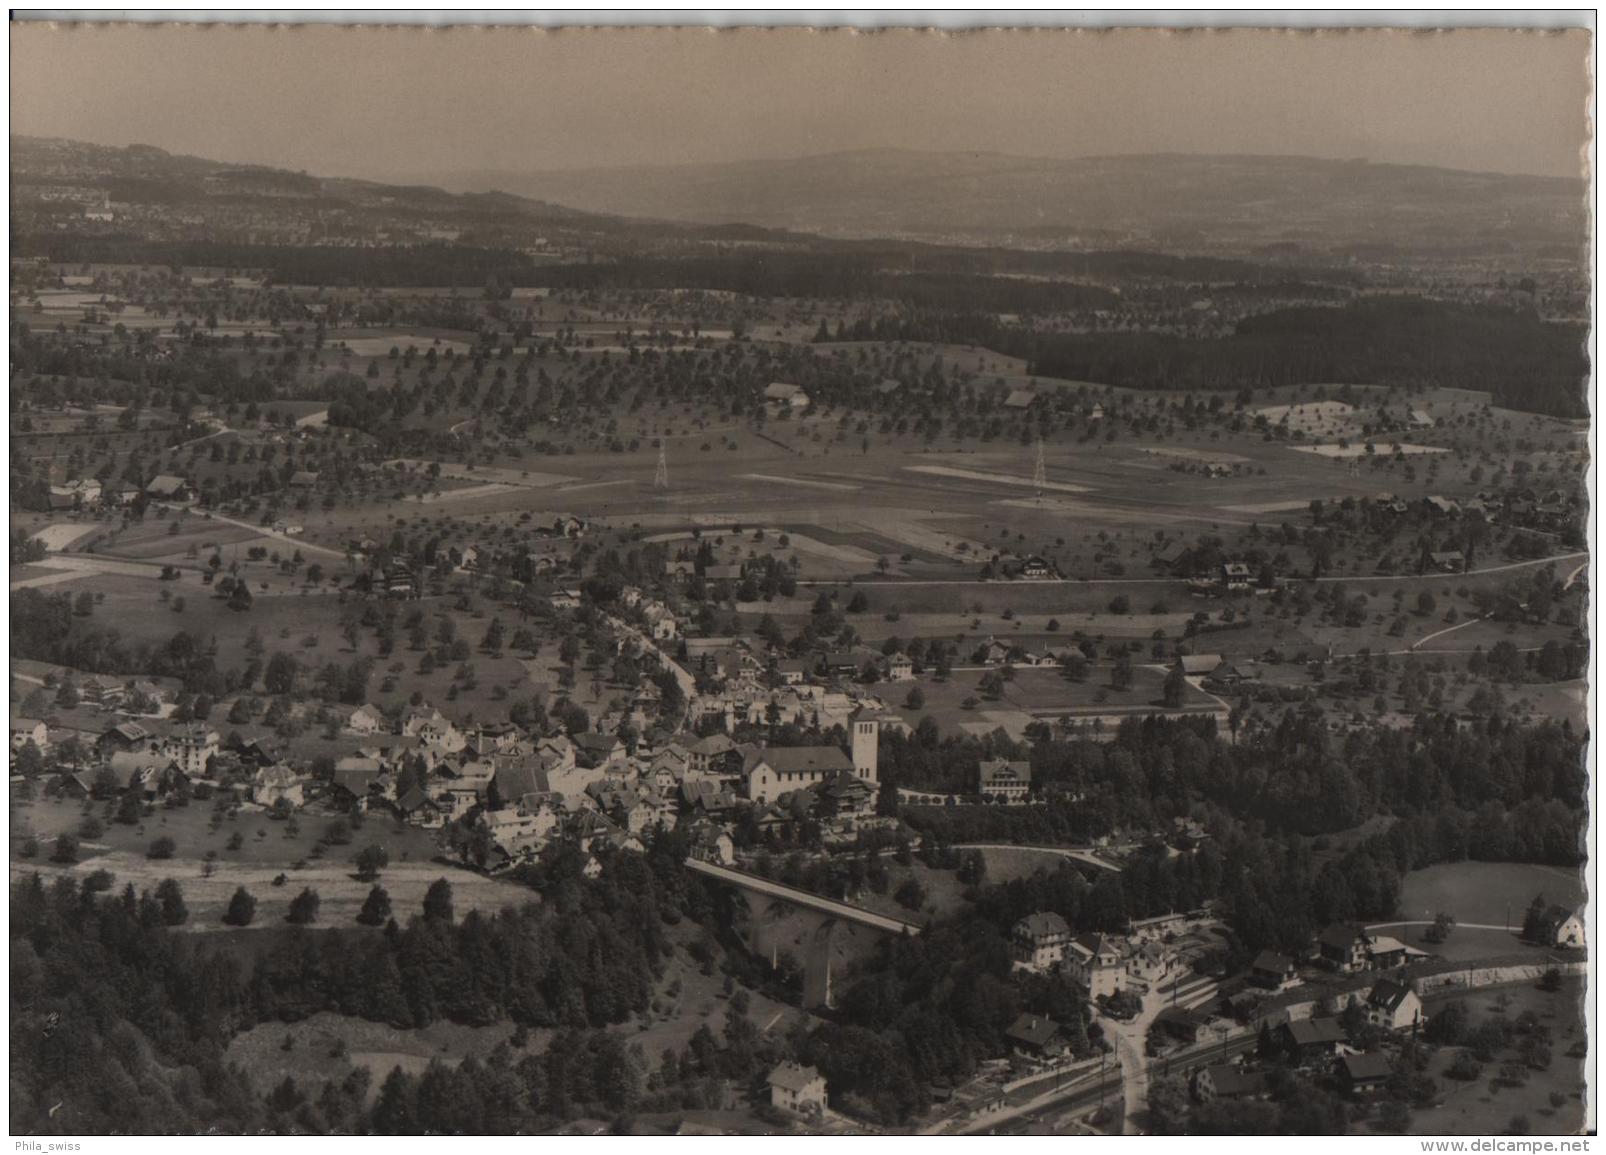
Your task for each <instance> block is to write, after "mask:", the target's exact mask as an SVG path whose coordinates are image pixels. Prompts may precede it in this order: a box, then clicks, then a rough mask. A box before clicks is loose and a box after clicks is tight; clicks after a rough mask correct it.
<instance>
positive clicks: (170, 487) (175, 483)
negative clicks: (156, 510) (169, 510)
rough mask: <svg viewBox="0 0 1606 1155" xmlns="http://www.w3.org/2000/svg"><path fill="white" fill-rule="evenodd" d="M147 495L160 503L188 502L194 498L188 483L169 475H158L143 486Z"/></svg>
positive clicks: (193, 492)
mask: <svg viewBox="0 0 1606 1155" xmlns="http://www.w3.org/2000/svg"><path fill="white" fill-rule="evenodd" d="M145 492H146V494H147V495H149V496H151V497H154V498H156V499H158V500H160V501H189V500H190V499H191V498H193V497H194V496H195V491H194V490H193V489H191V488H190V484H189V482H187V481H185V480H184V479H183V478H182V477H175V476H173V475H172V474H171V473H158V474H157V475H156V476H155V477H153V478H151V479H150V481H149V482H148V483H147V484H146V486H145Z"/></svg>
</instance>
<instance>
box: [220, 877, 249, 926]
mask: <svg viewBox="0 0 1606 1155" xmlns="http://www.w3.org/2000/svg"><path fill="white" fill-rule="evenodd" d="M256 913H257V900H256V899H254V898H252V897H251V894H250V892H249V891H247V890H246V889H245V887H243V886H242V887H239V888H238V889H236V890H235V892H234V897H233V898H231V899H229V909H228V912H227V913H225V914H224V916H223V921H224V922H226V923H228V924H229V925H230V926H250V925H251V920H252V919H253V918H255V917H256Z"/></svg>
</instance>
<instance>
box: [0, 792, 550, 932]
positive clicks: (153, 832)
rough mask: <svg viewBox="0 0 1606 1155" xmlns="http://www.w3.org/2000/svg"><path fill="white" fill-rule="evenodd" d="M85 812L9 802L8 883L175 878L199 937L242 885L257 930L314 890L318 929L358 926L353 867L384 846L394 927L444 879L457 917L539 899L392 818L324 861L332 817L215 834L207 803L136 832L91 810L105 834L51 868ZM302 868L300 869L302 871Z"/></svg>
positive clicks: (50, 803)
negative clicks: (236, 842)
mask: <svg viewBox="0 0 1606 1155" xmlns="http://www.w3.org/2000/svg"><path fill="white" fill-rule="evenodd" d="M83 809H84V808H83V807H82V806H81V805H80V804H79V803H75V802H68V801H64V800H54V799H43V798H41V799H39V800H37V801H34V802H29V803H18V802H16V801H13V803H12V806H11V853H12V858H11V869H12V876H13V877H16V876H18V875H19V874H21V873H26V872H29V871H34V870H37V871H39V872H40V873H41V874H43V875H45V876H46V878H47V879H48V878H50V877H53V876H55V875H57V874H60V873H68V874H71V875H73V876H74V877H79V878H82V877H84V876H85V875H88V874H90V873H92V872H94V871H96V870H108V871H110V872H111V873H112V874H113V875H115V876H116V879H117V882H116V885H117V886H118V887H122V886H123V885H125V884H127V883H133V884H134V887H135V889H136V890H144V889H147V888H154V887H155V886H156V884H157V883H159V882H161V881H162V880H163V879H165V878H173V879H177V880H178V881H179V883H180V885H181V886H182V887H183V889H184V900H185V903H186V904H187V905H188V907H189V910H190V920H189V923H188V924H187V928H188V929H190V930H193V931H198V932H203V931H204V932H212V933H221V932H223V931H225V930H226V928H225V927H224V926H223V924H222V921H221V920H222V917H223V912H224V911H225V910H226V909H227V908H228V903H229V899H230V897H231V896H232V895H233V894H234V891H235V888H236V887H240V886H243V887H245V888H246V890H248V891H249V892H250V893H251V894H252V895H253V896H254V897H255V898H256V899H257V914H256V922H255V923H254V924H253V925H254V926H255V927H272V926H275V925H280V924H282V921H283V918H284V915H285V913H286V911H287V910H288V909H289V905H290V900H291V899H292V898H294V897H295V896H296V895H297V894H299V893H300V892H301V890H302V888H304V887H311V888H312V889H313V890H316V891H317V892H318V896H319V898H320V899H321V900H322V903H321V907H320V910H319V915H318V921H319V923H320V924H321V925H325V926H352V925H355V923H354V920H355V919H356V916H357V912H358V911H359V910H360V909H361V907H362V903H363V900H364V899H366V898H367V897H368V891H369V889H370V887H371V886H372V884H371V883H367V882H362V881H359V880H358V879H357V878H356V876H355V873H354V868H353V867H352V865H351V859H352V857H353V856H354V855H355V854H356V853H357V851H358V850H360V849H362V848H363V847H366V846H370V845H378V846H382V847H384V848H385V850H386V851H387V852H388V853H389V855H390V860H391V864H390V866H389V867H387V868H386V869H385V871H384V872H383V874H382V876H381V878H380V880H379V883H380V885H382V886H383V887H384V888H385V889H386V891H387V892H389V894H390V897H391V903H392V906H393V908H394V910H395V912H396V916H397V919H398V921H405V920H406V918H407V917H408V916H409V915H410V914H411V913H413V912H415V911H417V910H419V909H420V908H421V907H422V905H423V900H424V892H425V891H426V890H428V889H429V887H430V885H431V884H432V883H434V882H435V880H436V879H438V878H443V877H444V878H446V879H447V880H448V881H449V882H450V883H451V884H452V890H453V896H454V900H455V905H456V907H457V909H458V911H459V912H462V911H465V910H468V909H470V908H478V909H483V910H493V911H494V910H499V909H501V908H502V907H503V906H506V905H509V904H512V905H521V904H523V903H526V902H532V901H539V898H540V896H539V895H537V894H536V893H535V892H533V891H531V890H529V889H528V888H526V887H523V886H520V885H518V884H516V883H513V882H509V881H504V880H499V879H493V878H486V877H484V876H483V875H479V874H475V873H473V872H471V871H467V870H463V869H461V868H459V867H456V866H453V865H450V864H448V863H445V862H441V861H436V860H435V855H436V853H437V851H436V849H435V845H434V836H433V833H432V832H430V831H426V830H421V829H418V828H416V827H403V826H400V825H398V824H397V823H395V822H394V821H392V820H389V819H385V820H381V819H378V818H370V819H368V820H367V821H365V822H364V823H363V825H362V828H361V829H359V830H357V831H355V832H353V834H352V837H351V841H350V842H349V843H348V844H346V845H344V846H332V847H329V848H328V849H327V850H326V851H325V852H324V853H323V854H322V855H321V856H319V855H318V854H316V853H315V852H316V850H317V844H318V842H319V840H320V839H321V838H322V837H323V835H324V832H325V831H326V829H327V828H328V826H329V824H330V823H332V822H334V821H335V816H334V815H333V814H322V815H320V814H317V813H314V812H311V811H304V812H302V813H301V814H300V815H298V816H297V820H296V823H297V827H298V832H297V833H295V834H293V835H292V834H291V833H290V827H289V823H288V822H278V821H274V820H272V819H269V818H268V817H267V816H266V814H265V813H263V812H262V811H260V810H246V809H242V810H241V812H240V813H239V815H238V816H236V817H233V818H229V817H224V818H223V819H222V821H221V823H220V824H219V825H218V827H217V829H216V830H215V831H214V830H213V829H212V828H211V820H212V817H213V812H212V809H211V807H210V806H208V805H205V804H201V803H193V804H191V805H190V806H188V807H184V808H180V809H176V810H167V809H165V808H158V809H157V810H156V812H155V813H154V814H153V815H151V816H150V817H147V818H145V819H144V821H143V823H142V824H140V825H138V826H126V825H123V824H122V823H118V822H111V821H107V819H106V808H105V806H104V805H102V804H96V805H94V806H92V807H91V808H90V809H91V811H92V813H93V814H94V815H95V816H96V818H97V819H98V820H99V821H100V822H101V823H102V825H103V827H104V832H103V833H102V834H101V835H99V836H97V837H95V838H89V839H83V840H82V843H83V845H82V851H81V854H80V861H79V862H77V863H76V864H74V865H72V866H67V867H63V866H60V865H57V864H55V863H52V862H50V861H48V858H49V852H50V844H51V842H52V841H53V840H54V839H55V837H56V835H58V834H61V833H72V834H75V835H76V834H77V832H78V830H79V828H80V825H81V823H82V822H83ZM236 832H237V833H239V834H240V835H241V838H242V844H241V846H240V849H238V850H229V849H228V841H229V839H230V837H231V835H233V834H235V833H236ZM28 834H32V835H34V836H35V837H37V838H38V839H39V841H40V843H41V846H42V847H43V850H42V852H41V854H40V856H39V857H38V858H36V859H33V860H31V861H29V860H24V859H23V858H22V857H21V848H22V844H23V840H24V839H25V837H26V836H27V835H28ZM162 837H168V838H172V839H173V841H174V843H175V844H176V847H177V849H176V851H175V853H174V856H173V857H172V858H170V859H164V860H153V859H150V858H147V857H146V856H145V853H146V850H147V848H148V847H149V846H150V844H151V843H152V842H154V841H155V840H156V839H158V838H162ZM209 851H215V852H216V856H217V857H216V859H215V862H216V866H217V869H216V872H215V873H213V874H212V875H211V876H209V877H208V876H207V875H206V874H205V871H204V866H205V862H206V855H207V852H209ZM297 863H303V864H304V865H302V866H300V867H299V868H298V867H297V866H296V864H297ZM279 874H285V875H287V881H286V883H285V885H283V886H274V885H273V879H274V878H275V877H277V876H278V875H279Z"/></svg>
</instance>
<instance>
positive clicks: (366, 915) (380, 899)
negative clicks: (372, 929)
mask: <svg viewBox="0 0 1606 1155" xmlns="http://www.w3.org/2000/svg"><path fill="white" fill-rule="evenodd" d="M389 919H390V895H389V894H387V893H386V891H385V888H384V887H382V886H376V887H374V888H373V889H372V890H370V891H369V892H368V897H367V898H366V899H365V900H364V901H363V904H362V910H360V911H358V912H357V921H358V922H360V923H362V924H363V925H364V926H384V925H385V923H386V922H387V921H388V920H389Z"/></svg>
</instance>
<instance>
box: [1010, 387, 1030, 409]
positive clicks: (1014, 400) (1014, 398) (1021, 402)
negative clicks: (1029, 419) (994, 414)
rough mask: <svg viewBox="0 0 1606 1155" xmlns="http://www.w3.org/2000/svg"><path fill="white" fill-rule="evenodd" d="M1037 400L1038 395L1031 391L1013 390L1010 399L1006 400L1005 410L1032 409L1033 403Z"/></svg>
mask: <svg viewBox="0 0 1606 1155" xmlns="http://www.w3.org/2000/svg"><path fill="white" fill-rule="evenodd" d="M1036 400H1037V394H1035V393H1033V392H1032V391H1031V390H1030V389H1012V390H1010V394H1009V396H1008V397H1005V398H1004V408H1005V409H1030V408H1031V407H1032V402H1033V401H1036Z"/></svg>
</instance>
